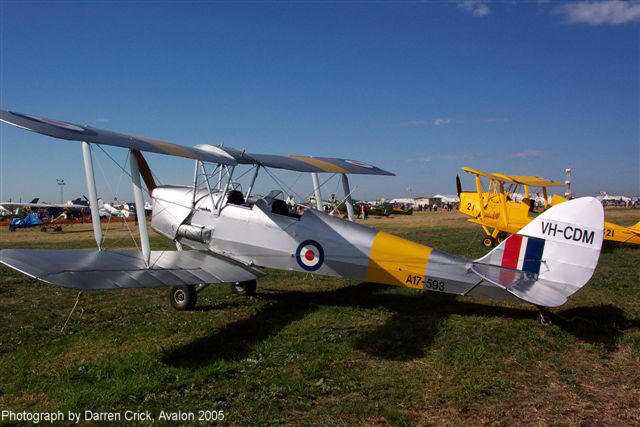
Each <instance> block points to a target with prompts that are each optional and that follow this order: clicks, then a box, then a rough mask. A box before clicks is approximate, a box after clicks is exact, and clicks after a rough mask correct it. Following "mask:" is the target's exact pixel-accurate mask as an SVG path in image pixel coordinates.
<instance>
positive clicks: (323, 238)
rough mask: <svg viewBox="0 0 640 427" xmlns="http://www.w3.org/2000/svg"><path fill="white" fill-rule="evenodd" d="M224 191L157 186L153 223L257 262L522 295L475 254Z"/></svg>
mask: <svg viewBox="0 0 640 427" xmlns="http://www.w3.org/2000/svg"><path fill="white" fill-rule="evenodd" d="M223 194H224V193H223V192H220V191H215V192H212V193H211V197H210V194H209V193H208V192H207V191H199V192H198V193H197V195H196V197H195V204H192V201H193V200H194V197H193V187H180V186H161V187H157V188H156V189H155V190H154V191H153V200H154V204H153V213H152V228H153V229H154V230H155V231H156V232H158V233H160V234H161V235H163V236H165V237H167V238H169V239H172V240H175V241H176V242H179V243H180V244H184V245H186V246H189V247H192V248H194V249H198V250H205V251H212V252H214V253H218V254H221V255H224V256H227V257H229V258H233V259H236V260H238V261H240V262H243V263H246V264H247V265H250V266H258V267H267V268H273V269H279V270H286V271H298V272H307V273H314V274H319V275H325V276H333V277H341V278H346V279H354V280H361V281H366V282H373V283H381V284H387V285H396V286H404V287H408V288H413V289H425V290H430V291H435V292H445V293H450V294H458V295H471V296H484V297H489V298H494V299H508V300H517V298H516V297H515V296H513V295H512V294H510V293H508V292H506V291H505V290H504V289H503V288H501V287H498V286H496V285H494V284H492V283H490V282H487V281H483V280H482V279H481V278H480V277H479V276H478V275H477V274H476V273H474V272H473V271H471V265H472V261H471V260H468V259H465V258H462V257H458V256H454V255H450V254H447V253H445V252H443V251H439V250H437V249H432V248H430V247H427V246H424V245H420V244H418V243H415V242H412V241H409V240H406V239H403V238H400V237H397V236H393V235H391V234H388V233H385V232H381V231H377V230H375V229H373V228H370V227H366V226H364V225H361V224H357V223H354V222H350V221H347V220H344V219H342V218H339V217H335V216H330V215H327V214H325V213H323V212H320V211H317V210H314V209H306V210H304V212H303V213H302V215H295V214H291V213H289V212H288V211H283V210H281V209H274V208H275V207H276V206H277V205H278V204H280V206H279V207H281V206H282V203H284V202H283V201H282V200H280V201H277V199H274V198H271V197H264V198H258V199H257V200H255V201H254V202H253V203H243V204H234V203H229V202H228V201H227V200H226V199H223V200H222V201H220V200H219V198H220V197H221V196H222V195H223ZM223 197H224V196H223ZM220 202H222V203H221V204H222V207H221V208H220V209H219V211H218V210H217V209H216V204H218V203H220ZM192 206H193V207H192ZM274 210H275V212H274Z"/></svg>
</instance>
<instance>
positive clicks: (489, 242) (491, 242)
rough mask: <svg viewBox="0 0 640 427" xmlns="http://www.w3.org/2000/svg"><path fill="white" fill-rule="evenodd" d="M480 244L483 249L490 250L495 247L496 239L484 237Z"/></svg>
mask: <svg viewBox="0 0 640 427" xmlns="http://www.w3.org/2000/svg"><path fill="white" fill-rule="evenodd" d="M481 243H482V246H484V247H485V248H492V247H494V246H495V245H496V239H494V238H493V237H492V236H485V237H483V238H482V242H481Z"/></svg>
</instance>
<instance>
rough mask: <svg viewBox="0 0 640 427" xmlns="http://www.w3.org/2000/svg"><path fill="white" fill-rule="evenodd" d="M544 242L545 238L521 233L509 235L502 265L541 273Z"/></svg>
mask: <svg viewBox="0 0 640 427" xmlns="http://www.w3.org/2000/svg"><path fill="white" fill-rule="evenodd" d="M544 242H545V240H544V239H539V238H537V237H527V236H522V235H520V234H513V235H511V236H509V238H507V240H506V241H505V245H504V252H503V253H502V262H501V264H500V265H501V266H502V267H506V268H513V269H515V270H523V271H526V272H529V273H533V274H538V273H540V263H541V261H542V253H543V252H544Z"/></svg>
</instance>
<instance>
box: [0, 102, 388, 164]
mask: <svg viewBox="0 0 640 427" xmlns="http://www.w3.org/2000/svg"><path fill="white" fill-rule="evenodd" d="M0 121H3V122H5V123H9V124H11V125H14V126H17V127H20V128H23V129H27V130H30V131H33V132H38V133H41V134H44V135H48V136H52V137H54V138H60V139H67V140H72V141H85V142H91V143H94V144H105V145H113V146H116V147H123V148H130V149H133V150H139V151H149V152H152V153H160V154H168V155H172V156H179V157H187V158H191V159H196V160H202V161H205V162H212V163H219V164H223V165H236V164H238V163H240V164H255V165H261V166H267V167H272V168H279V169H288V170H292V171H298V172H331V173H345V174H347V173H349V174H361V175H392V176H393V175H394V174H393V173H391V172H387V171H385V170H382V169H380V168H377V167H375V166H372V165H370V164H368V163H365V162H361V161H358V160H350V159H338V158H332V157H310V156H280V155H274V154H253V153H247V152H246V151H240V150H237V149H234V148H231V147H221V146H215V145H208V144H201V145H196V146H195V147H186V146H183V145H177V144H171V143H169V142H164V141H159V140H155V139H151V138H145V137H143V136H130V135H125V134H122V133H117V132H112V131H108V130H103V129H97V128H94V127H91V126H81V125H77V124H74V123H69V122H62V121H59V120H53V119H47V118H44V117H36V116H31V115H27V114H21V113H15V112H11V111H6V110H0Z"/></svg>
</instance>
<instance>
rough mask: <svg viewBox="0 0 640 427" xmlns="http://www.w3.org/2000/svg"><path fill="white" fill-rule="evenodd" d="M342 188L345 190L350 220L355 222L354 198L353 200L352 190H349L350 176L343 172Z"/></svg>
mask: <svg viewBox="0 0 640 427" xmlns="http://www.w3.org/2000/svg"><path fill="white" fill-rule="evenodd" d="M342 189H343V190H344V198H345V202H344V204H345V205H346V206H347V215H348V216H349V221H351V222H354V221H355V220H356V219H355V216H354V214H353V200H351V190H349V178H347V174H344V173H343V174H342Z"/></svg>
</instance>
